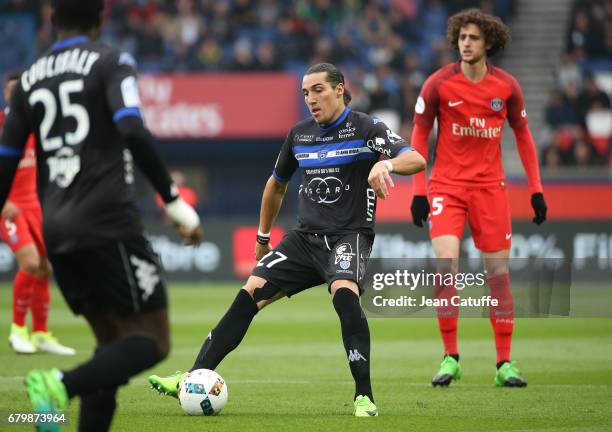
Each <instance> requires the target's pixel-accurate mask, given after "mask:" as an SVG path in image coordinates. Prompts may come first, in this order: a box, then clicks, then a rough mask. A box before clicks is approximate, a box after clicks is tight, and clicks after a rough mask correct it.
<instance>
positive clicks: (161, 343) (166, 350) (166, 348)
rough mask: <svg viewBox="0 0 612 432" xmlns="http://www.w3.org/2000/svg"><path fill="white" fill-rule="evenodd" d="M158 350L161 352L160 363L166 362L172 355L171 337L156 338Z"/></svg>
mask: <svg viewBox="0 0 612 432" xmlns="http://www.w3.org/2000/svg"><path fill="white" fill-rule="evenodd" d="M155 343H156V344H157V350H158V352H159V361H162V360H164V359H165V358H166V357H168V355H169V354H170V337H162V338H159V337H158V338H156V340H155Z"/></svg>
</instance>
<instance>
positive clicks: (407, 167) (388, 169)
mask: <svg viewBox="0 0 612 432" xmlns="http://www.w3.org/2000/svg"><path fill="white" fill-rule="evenodd" d="M425 167H426V162H425V158H423V156H421V155H420V154H419V153H418V152H416V151H406V152H403V153H402V154H400V155H399V156H397V157H394V158H393V159H387V160H382V161H380V162H377V163H376V164H375V165H374V166H373V167H372V170H371V171H370V174H369V176H368V183H369V184H370V186H371V187H372V189H374V192H376V196H378V197H379V198H381V199H386V198H387V197H388V196H389V186H390V187H394V186H395V185H394V183H393V179H392V178H391V173H392V172H394V173H396V174H399V175H412V174H415V173H418V172H419V171H423V170H424V169H425Z"/></svg>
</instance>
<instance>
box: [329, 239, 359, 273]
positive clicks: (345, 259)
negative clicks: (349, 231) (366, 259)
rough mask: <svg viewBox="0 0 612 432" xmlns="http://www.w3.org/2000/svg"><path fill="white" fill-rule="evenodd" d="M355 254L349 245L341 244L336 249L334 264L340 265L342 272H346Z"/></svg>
mask: <svg viewBox="0 0 612 432" xmlns="http://www.w3.org/2000/svg"><path fill="white" fill-rule="evenodd" d="M355 255H356V254H354V253H353V248H352V247H351V244H350V243H342V244H341V245H340V246H338V247H337V248H336V257H335V260H334V261H335V263H336V264H340V268H341V269H342V270H347V269H348V268H349V267H350V266H351V261H352V260H353V257H354V256H355Z"/></svg>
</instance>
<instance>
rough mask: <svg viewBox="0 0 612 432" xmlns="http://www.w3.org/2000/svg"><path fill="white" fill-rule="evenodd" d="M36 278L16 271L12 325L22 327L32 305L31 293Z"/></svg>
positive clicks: (21, 271)
mask: <svg viewBox="0 0 612 432" xmlns="http://www.w3.org/2000/svg"><path fill="white" fill-rule="evenodd" d="M35 283H36V278H35V277H34V276H31V275H29V274H28V273H26V272H24V271H23V270H18V271H17V274H16V275H15V279H14V280H13V323H14V324H17V325H18V326H21V327H23V326H24V325H25V318H26V314H27V313H28V309H30V305H31V304H32V291H33V289H34V284H35Z"/></svg>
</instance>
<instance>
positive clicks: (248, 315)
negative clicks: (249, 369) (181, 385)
mask: <svg viewBox="0 0 612 432" xmlns="http://www.w3.org/2000/svg"><path fill="white" fill-rule="evenodd" d="M258 311H259V309H257V305H256V304H255V302H254V301H253V298H252V297H251V295H250V294H249V293H248V292H246V291H245V290H243V289H241V290H240V291H239V292H238V294H237V295H236V298H235V299H234V302H233V303H232V305H231V306H230V308H229V309H228V310H227V312H225V315H223V318H221V321H219V323H218V324H217V326H216V327H215V328H214V329H212V331H211V332H210V333H209V334H208V337H207V338H206V340H205V341H204V343H203V344H202V348H200V352H199V353H198V356H197V357H196V360H195V363H194V364H193V367H192V368H191V370H195V369H215V368H216V367H217V365H218V364H219V363H221V360H223V359H224V358H225V356H226V355H228V354H229V353H230V352H231V351H233V350H234V349H236V347H237V346H238V345H239V344H240V342H241V341H242V338H244V335H245V334H246V332H247V330H248V328H249V325H250V324H251V321H252V320H253V317H254V316H255V315H256V314H257V312H258Z"/></svg>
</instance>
